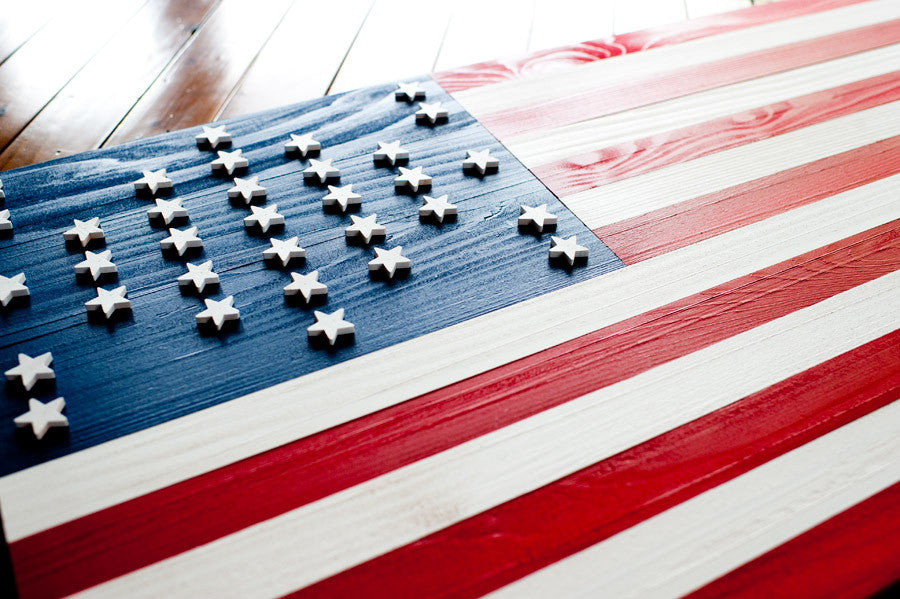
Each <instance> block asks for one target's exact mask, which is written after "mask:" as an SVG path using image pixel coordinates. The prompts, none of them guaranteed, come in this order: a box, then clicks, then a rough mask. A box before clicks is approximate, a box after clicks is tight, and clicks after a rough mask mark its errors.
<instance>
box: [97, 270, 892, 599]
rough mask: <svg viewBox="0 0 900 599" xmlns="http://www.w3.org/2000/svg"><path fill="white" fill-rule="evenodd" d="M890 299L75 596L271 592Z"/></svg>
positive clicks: (607, 394)
mask: <svg viewBox="0 0 900 599" xmlns="http://www.w3.org/2000/svg"><path fill="white" fill-rule="evenodd" d="M898 301H900V271H896V272H894V273H891V274H889V275H885V276H883V277H880V278H878V279H875V280H873V281H870V282H868V283H865V284H863V285H860V286H858V287H855V288H853V289H850V290H848V291H845V292H843V293H840V294H838V295H835V296H833V297H830V298H828V299H826V300H824V301H822V302H819V303H818V304H815V305H813V306H810V307H808V308H804V309H802V310H798V311H796V312H793V313H791V314H788V315H786V316H784V317H781V318H778V319H776V320H773V321H770V322H768V323H766V324H764V325H762V326H759V327H757V328H755V329H751V330H749V331H747V332H744V333H741V334H739V335H736V336H734V337H731V338H729V339H726V340H724V341H722V342H719V343H716V344H714V345H712V346H709V347H706V348H704V349H702V350H699V351H697V352H694V353H692V354H689V355H687V356H684V357H682V358H679V359H677V360H673V361H671V362H668V363H666V364H663V365H661V366H658V367H656V368H653V369H651V370H648V371H645V372H643V373H641V374H639V375H637V376H635V377H632V378H631V379H627V380H625V381H622V382H620V383H616V384H614V385H610V386H609V387H605V388H603V389H600V390H598V391H595V392H593V393H590V394H588V395H585V396H583V397H580V398H578V399H575V400H572V401H570V402H568V403H565V404H562V405H560V406H557V407H555V408H552V409H550V410H546V411H544V412H541V413H539V414H536V415H535V416H532V417H530V418H527V419H525V420H522V421H519V422H517V423H515V424H512V425H510V426H507V427H505V428H502V429H499V430H497V431H494V432H492V433H489V434H487V435H484V436H481V437H478V438H476V439H473V440H472V441H469V442H466V443H463V444H461V445H458V446H456V447H453V448H451V449H448V450H446V451H443V452H441V453H439V454H435V455H433V456H430V457H428V458H425V459H423V460H420V461H418V462H415V463H412V464H410V465H408V466H405V467H403V468H400V469H397V470H394V471H393V472H390V473H388V474H385V475H383V476H380V477H378V478H375V479H372V480H369V481H366V482H364V483H362V484H359V485H357V486H355V487H352V488H349V489H346V490H344V491H341V492H339V493H335V494H334V495H331V496H329V497H326V498H324V499H321V500H319V501H317V502H314V503H311V504H308V505H306V506H303V507H300V508H298V509H295V510H292V511H290V512H286V513H285V514H282V515H280V516H278V517H275V518H272V519H271V520H268V521H265V522H262V523H260V524H257V525H254V526H251V527H248V528H246V529H244V530H242V531H240V532H238V533H236V534H233V535H229V536H226V537H223V538H221V539H218V540H216V541H214V542H212V543H208V544H207V545H204V546H201V547H198V548H197V549H194V550H191V551H188V552H185V553H183V554H181V555H178V556H174V557H172V558H169V559H166V560H164V561H162V562H158V563H156V564H153V565H151V566H147V567H146V568H143V569H141V570H138V571H136V572H133V573H131V574H128V575H125V576H123V577H121V578H119V579H116V580H113V581H110V582H108V583H105V584H102V585H99V586H97V587H95V588H93V589H91V590H89V591H87V592H85V593H84V594H83V595H82V596H83V597H93V598H97V597H123V596H128V597H169V596H174V595H175V594H178V593H179V592H183V591H182V589H190V592H191V593H192V594H200V595H206V596H215V597H225V596H233V597H274V596H280V595H282V594H284V593H287V592H290V591H293V590H295V589H297V588H301V587H303V586H306V585H309V584H311V583H313V582H316V581H317V580H321V579H323V578H326V577H328V576H330V575H333V574H336V573H338V572H341V571H342V570H345V569H347V568H350V567H353V566H354V565H356V564H359V563H362V562H364V561H366V560H368V559H371V558H374V557H376V556H378V555H381V554H383V553H386V552H388V551H390V550H392V549H395V548H397V547H400V546H403V545H405V544H407V543H410V542H412V541H414V540H416V539H419V538H421V537H423V536H425V535H427V534H429V533H432V532H434V531H437V530H440V529H442V528H445V527H447V526H450V525H452V524H455V523H457V522H459V521H461V520H464V519H465V518H468V517H471V516H473V515H475V514H477V513H479V512H482V511H484V510H486V509H489V508H491V507H494V506H496V505H499V504H501V503H503V502H505V501H508V500H510V499H513V498H515V497H518V496H520V495H522V494H524V493H528V492H529V491H532V490H534V489H537V488H539V487H541V486H543V485H546V484H548V483H550V482H552V481H554V480H557V479H559V478H561V477H563V476H566V475H568V474H571V473H572V472H575V471H577V470H580V469H582V468H585V467H587V466H589V465H591V464H593V463H595V462H598V461H600V460H603V459H605V458H608V457H610V456H612V455H615V454H616V453H618V452H621V451H623V450H625V449H627V448H629V447H632V446H634V445H637V444H638V443H641V442H643V441H646V440H648V439H651V438H653V437H655V436H657V435H659V434H661V433H663V432H665V431H667V430H670V429H672V428H675V427H677V426H680V425H682V424H685V423H687V422H690V421H691V420H694V419H695V418H698V417H700V416H702V415H704V414H707V413H709V412H712V411H713V410H716V409H718V408H721V407H723V406H725V405H728V404H730V403H732V402H734V401H736V400H738V399H740V398H742V397H745V396H747V395H749V394H751V393H754V392H757V391H759V390H761V389H765V388H766V387H768V386H770V385H772V384H774V383H776V382H778V381H781V380H783V379H785V378H787V377H789V376H792V375H794V374H796V373H798V372H802V371H804V370H806V369H808V368H810V367H812V366H815V365H816V364H818V363H820V362H822V361H825V360H828V359H830V358H832V357H834V356H837V355H839V354H841V353H843V352H846V351H849V350H851V349H853V348H854V347H857V346H859V345H861V344H863V343H866V342H868V341H871V340H873V339H876V338H878V337H880V336H882V335H885V334H887V333H889V332H891V331H893V330H895V329H897V328H900V311H898V310H897V309H896V306H897V303H898ZM561 440H564V442H561ZM298 565H299V566H300V567H298ZM612 596H616V595H612Z"/></svg>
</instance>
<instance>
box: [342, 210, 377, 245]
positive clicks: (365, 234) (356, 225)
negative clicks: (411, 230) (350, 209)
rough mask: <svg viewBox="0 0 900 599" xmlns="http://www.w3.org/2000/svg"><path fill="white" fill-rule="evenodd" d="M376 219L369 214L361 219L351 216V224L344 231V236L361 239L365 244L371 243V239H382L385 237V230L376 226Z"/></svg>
mask: <svg viewBox="0 0 900 599" xmlns="http://www.w3.org/2000/svg"><path fill="white" fill-rule="evenodd" d="M377 217H378V215H377V214H370V215H369V216H366V217H362V218H360V217H359V216H356V215H355V214H351V215H350V220H351V221H352V222H353V224H351V225H350V226H349V227H347V228H346V229H344V234H345V235H346V236H347V237H348V238H353V237H362V239H363V241H364V242H366V243H367V244H368V243H370V242H371V241H372V238H373V237H382V236H383V235H385V233H386V230H385V228H384V227H383V226H382V225H379V224H378V221H377V220H376V218H377Z"/></svg>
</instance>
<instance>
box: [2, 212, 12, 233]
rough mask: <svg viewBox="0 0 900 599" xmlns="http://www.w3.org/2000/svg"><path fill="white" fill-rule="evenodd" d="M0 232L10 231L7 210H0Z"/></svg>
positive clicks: (10, 225)
mask: <svg viewBox="0 0 900 599" xmlns="http://www.w3.org/2000/svg"><path fill="white" fill-rule="evenodd" d="M0 231H12V223H11V222H9V210H0Z"/></svg>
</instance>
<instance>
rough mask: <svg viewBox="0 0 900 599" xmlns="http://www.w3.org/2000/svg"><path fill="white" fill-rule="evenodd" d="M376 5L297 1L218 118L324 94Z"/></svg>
mask: <svg viewBox="0 0 900 599" xmlns="http://www.w3.org/2000/svg"><path fill="white" fill-rule="evenodd" d="M373 4H374V1H373V0H353V1H345V2H341V3H340V4H331V3H324V2H295V3H294V4H293V5H292V6H291V8H290V10H288V12H287V14H286V15H285V17H284V20H282V21H281V23H280V24H279V25H278V28H277V29H275V31H274V32H273V33H272V37H271V38H269V41H268V42H266V45H265V46H264V47H263V49H262V51H260V53H259V55H258V56H257V57H256V59H255V60H254V61H253V63H252V64H251V65H250V66H249V67H248V69H247V72H246V73H244V76H243V77H242V79H241V81H240V83H238V85H237V88H236V89H235V90H233V91H232V92H231V93H230V95H229V97H228V98H227V99H226V100H225V101H224V103H223V106H222V108H220V110H219V114H217V115H216V117H215V118H216V119H219V118H231V117H235V116H241V115H244V114H249V113H251V112H257V111H260V110H267V109H270V108H275V107H277V106H283V105H285V104H289V103H293V102H299V101H301V100H306V99H307V98H314V97H316V96H323V95H325V92H326V91H328V87H329V86H330V85H331V82H332V81H333V80H334V77H335V76H336V75H337V72H338V69H339V68H340V66H341V63H342V62H343V60H344V57H345V56H346V55H347V52H348V51H349V50H350V47H351V45H352V44H353V40H354V39H355V38H356V35H357V33H358V32H359V29H360V27H361V26H362V25H363V23H364V21H365V19H366V16H367V15H368V14H369V10H370V9H371V7H372V5H373ZM286 63H290V64H291V66H290V67H289V68H286V67H285V64H286ZM409 72H416V71H415V70H411V71H409ZM403 74H404V75H406V74H407V73H403Z"/></svg>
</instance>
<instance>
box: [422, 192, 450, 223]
mask: <svg viewBox="0 0 900 599" xmlns="http://www.w3.org/2000/svg"><path fill="white" fill-rule="evenodd" d="M422 197H423V198H424V199H425V204H424V205H423V206H422V207H421V208H419V216H421V217H423V218H427V217H432V218H434V219H435V220H436V221H437V222H439V223H442V222H444V217H445V216H456V212H457V208H456V204H451V203H450V202H448V201H447V194H444V195H442V196H439V197H436V198H433V197H431V196H422Z"/></svg>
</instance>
